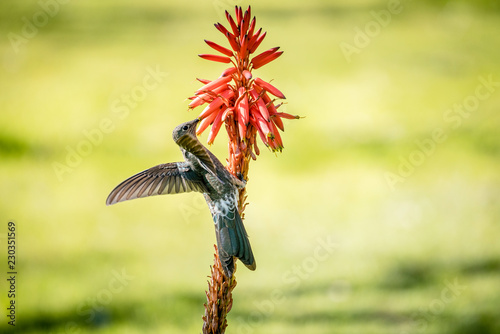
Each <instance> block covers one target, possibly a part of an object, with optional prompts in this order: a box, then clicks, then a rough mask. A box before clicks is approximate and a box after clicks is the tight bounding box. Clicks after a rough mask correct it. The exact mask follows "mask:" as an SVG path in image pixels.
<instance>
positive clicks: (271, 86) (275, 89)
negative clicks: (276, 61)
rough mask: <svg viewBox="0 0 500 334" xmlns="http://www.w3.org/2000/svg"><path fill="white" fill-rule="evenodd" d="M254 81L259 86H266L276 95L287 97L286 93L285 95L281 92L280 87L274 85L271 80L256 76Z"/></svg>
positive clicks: (282, 97) (281, 97) (265, 87)
mask: <svg viewBox="0 0 500 334" xmlns="http://www.w3.org/2000/svg"><path fill="white" fill-rule="evenodd" d="M254 82H255V84H256V85H257V86H260V87H261V88H264V89H265V90H266V91H268V92H269V93H271V94H273V95H274V96H276V97H279V98H280V99H286V97H285V95H283V93H282V92H280V90H279V89H278V88H276V87H274V86H273V85H271V84H270V83H269V82H265V81H264V80H262V79H261V78H256V79H255V81H254Z"/></svg>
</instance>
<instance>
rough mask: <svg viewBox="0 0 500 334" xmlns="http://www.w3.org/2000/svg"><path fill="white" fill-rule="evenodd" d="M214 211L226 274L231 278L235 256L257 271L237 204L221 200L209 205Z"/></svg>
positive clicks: (219, 247)
mask: <svg viewBox="0 0 500 334" xmlns="http://www.w3.org/2000/svg"><path fill="white" fill-rule="evenodd" d="M209 206H210V209H211V211H212V215H213V219H214V223H215V234H216V237H217V245H218V250H219V259H220V261H221V264H222V267H223V269H224V271H225V272H226V274H227V275H228V276H229V277H231V276H232V275H233V272H234V259H233V256H234V257H236V258H238V259H240V261H241V262H243V264H245V266H246V267H247V268H248V269H250V270H255V268H256V264H255V259H254V257H253V252H252V247H251V246H250V240H248V235H247V232H246V231H245V226H244V225H243V221H242V220H241V217H240V215H239V213H238V211H237V209H236V203H234V201H231V200H227V199H221V200H219V201H217V202H212V203H210V204H209Z"/></svg>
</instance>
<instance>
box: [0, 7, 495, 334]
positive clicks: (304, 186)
mask: <svg viewBox="0 0 500 334" xmlns="http://www.w3.org/2000/svg"><path fill="white" fill-rule="evenodd" d="M63 2H64V3H63ZM235 3H236V4H238V5H242V6H245V7H246V6H247V5H248V3H245V2H242V1H238V2H231V1H229V0H216V1H197V2H191V1H181V0H175V1H157V0H147V1H142V2H139V1H117V0H111V1H106V2H99V1H78V2H77V1H62V0H60V1H59V2H57V1H55V0H52V1H50V0H41V1H40V2H38V1H35V0H30V1H12V0H9V1H3V2H1V4H0V31H1V36H2V38H1V39H0V56H1V58H0V63H1V66H0V72H1V75H0V89H1V93H0V110H1V111H0V159H1V163H0V186H1V190H2V191H1V195H0V196H1V201H0V221H1V225H0V226H2V227H1V229H2V230H0V238H1V243H2V246H1V249H2V254H5V253H3V252H6V250H5V249H6V246H5V241H6V233H7V222H8V221H9V220H13V221H14V222H15V223H16V224H17V232H18V262H19V264H18V266H17V270H18V273H19V274H18V280H17V284H18V285H17V292H18V295H17V298H16V303H17V306H18V308H17V326H16V328H17V329H19V330H21V331H22V332H24V333H196V332H200V331H201V324H202V321H201V316H202V314H203V303H204V301H205V297H204V290H205V289H206V281H207V275H208V274H209V266H210V265H211V264H212V261H213V243H214V242H215V237H214V231H213V226H212V221H211V217H210V214H209V211H208V210H207V208H206V206H205V204H204V203H203V198H202V196H201V195H199V194H198V195H196V194H183V195H177V196H170V197H164V196H161V197H156V198H150V199H148V200H139V201H133V202H128V203H122V204H119V205H116V206H112V207H106V206H105V199H106V197H107V195H108V193H109V192H110V190H111V189H113V187H114V186H116V185H117V184H118V183H119V182H121V181H122V180H124V179H125V178H126V177H128V176H130V175H132V174H134V173H136V172H138V171H141V170H143V169H146V168H148V167H151V166H153V165H155V164H158V163H163V162H169V161H178V160H180V159H182V158H181V154H180V152H179V149H178V147H177V146H176V145H175V144H174V143H173V141H172V140H171V131H172V129H173V128H174V126H176V125H177V124H180V123H181V122H183V121H187V120H190V119H193V118H194V117H195V116H196V115H197V113H198V112H199V111H194V112H190V113H188V112H187V111H186V110H187V102H186V97H187V96H190V95H192V92H193V91H194V90H196V89H197V88H198V87H199V83H197V82H196V81H195V78H196V77H201V78H208V79H212V78H215V77H217V76H218V75H219V74H220V72H221V71H222V70H223V69H224V68H225V66H224V65H223V64H218V63H213V62H208V61H204V60H202V59H200V58H198V57H197V54H199V53H207V52H208V53H209V52H210V49H209V47H208V46H206V45H205V44H204V43H203V39H209V40H213V41H215V42H219V43H224V40H223V38H222V35H221V34H220V33H219V32H218V31H217V30H216V29H215V28H214V27H213V23H215V22H225V21H223V15H222V13H223V10H224V9H230V10H232V7H233V6H234V4H235ZM394 3H395V2H393V1H383V0H358V1H347V0H344V1H320V0H311V1H274V2H271V1H260V0H259V1H252V9H253V13H254V14H255V15H256V16H257V27H263V29H264V30H265V31H267V32H268V36H267V37H266V39H265V40H264V42H263V45H262V46H261V48H260V50H262V51H263V50H266V49H268V48H270V47H274V46H281V48H282V50H284V51H285V53H284V55H283V56H282V57H281V58H280V59H278V60H276V61H275V62H273V63H271V64H269V65H267V66H265V67H263V68H262V69H258V70H257V71H255V73H254V75H256V76H259V77H262V78H263V79H265V80H270V79H274V81H273V84H275V85H276V86H277V87H279V88H280V89H281V90H282V91H283V92H284V93H285V95H286V96H287V102H288V104H287V105H285V106H284V108H285V109H286V111H287V112H289V113H292V114H300V115H302V116H306V118H303V119H301V120H299V121H295V120H294V121H288V122H286V124H285V127H286V132H285V133H284V135H283V139H284V143H285V150H284V152H283V153H282V154H278V155H277V156H275V155H274V154H272V153H269V152H267V151H264V150H263V152H262V153H261V156H260V157H259V158H258V160H257V161H256V162H252V163H251V166H250V181H249V184H248V189H247V190H248V194H249V197H248V199H249V202H250V205H249V206H248V207H247V209H246V211H245V212H246V226H247V231H248V233H249V235H250V238H251V242H252V246H253V249H254V253H255V256H256V259H257V263H258V266H257V270H256V271H255V272H250V271H248V270H247V269H246V268H244V267H243V266H240V269H239V270H238V273H237V277H238V286H237V288H236V290H235V292H234V300H235V301H234V306H233V310H232V311H231V313H230V315H229V318H228V322H229V327H228V331H227V332H228V333H398V334H405V333H457V334H458V333H500V320H499V319H500V307H499V305H500V226H499V223H500V205H499V200H498V199H499V197H500V173H499V171H500V135H499V130H500V129H499V126H500V118H499V109H500V62H499V59H500V35H499V34H498V32H499V31H500V12H499V5H498V2H497V1H438V2H431V1H427V2H421V1H402V2H400V3H399V4H397V3H396V5H394ZM30 25H31V26H30ZM155 71H156V72H157V74H156V81H154V80H151V79H148V78H149V76H151V74H150V73H151V72H155ZM158 73H159V74H158ZM144 80H146V81H147V83H149V86H148V87H149V88H148V89H145V88H144ZM488 82H489V83H488ZM153 86H154V87H153ZM133 94H135V95H133ZM127 96H128V97H127ZM130 96H135V97H133V98H132V99H131V98H130ZM202 137H203V140H206V134H205V135H204V136H202ZM226 141H227V138H226V135H225V134H224V133H223V132H221V133H220V134H219V136H218V138H217V140H216V142H215V145H214V146H213V147H212V149H213V150H214V152H215V153H216V154H217V155H218V156H219V157H220V159H221V160H222V161H224V159H225V157H226V156H227V153H226ZM260 146H261V148H262V147H263V145H260ZM74 152H77V153H74ZM78 152H80V153H78ZM5 258H6V256H2V259H4V260H2V263H1V268H2V272H1V273H0V278H2V279H1V286H0V288H1V294H0V302H1V304H0V306H1V308H2V309H3V310H5V308H6V307H7V303H8V302H9V299H8V298H7V292H6V291H7V286H6V281H5V278H4V277H5V276H4V275H5V273H6V272H7V268H6V263H5V262H6V261H5ZM4 312H5V311H4ZM2 318H3V320H2V321H1V323H0V331H2V332H3V331H5V330H6V329H8V327H9V326H7V321H6V318H5V316H2Z"/></svg>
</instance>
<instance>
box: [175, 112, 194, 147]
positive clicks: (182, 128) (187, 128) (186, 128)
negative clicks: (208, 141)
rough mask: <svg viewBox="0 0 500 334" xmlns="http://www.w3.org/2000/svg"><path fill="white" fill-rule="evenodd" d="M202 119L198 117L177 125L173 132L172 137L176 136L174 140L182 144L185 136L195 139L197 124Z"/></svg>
mask: <svg viewBox="0 0 500 334" xmlns="http://www.w3.org/2000/svg"><path fill="white" fill-rule="evenodd" d="M199 121H200V120H199V119H198V118H196V119H194V120H192V121H189V122H186V123H182V124H181V125H179V126H177V127H176V128H175V129H174V131H173V132H172V137H173V138H174V141H175V142H176V144H177V145H179V146H181V145H180V142H181V141H182V139H183V138H185V137H191V138H193V139H197V138H196V124H198V122H199Z"/></svg>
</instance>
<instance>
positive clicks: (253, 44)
mask: <svg viewBox="0 0 500 334" xmlns="http://www.w3.org/2000/svg"><path fill="white" fill-rule="evenodd" d="M261 31H262V28H260V29H259V31H257V33H256V34H255V35H253V37H252V38H251V40H250V42H249V43H248V51H249V52H250V53H254V52H255V50H257V48H258V47H259V45H260V43H262V41H263V40H264V38H265V37H266V34H267V32H265V33H263V34H262V35H260V32H261ZM259 35H260V36H259Z"/></svg>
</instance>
